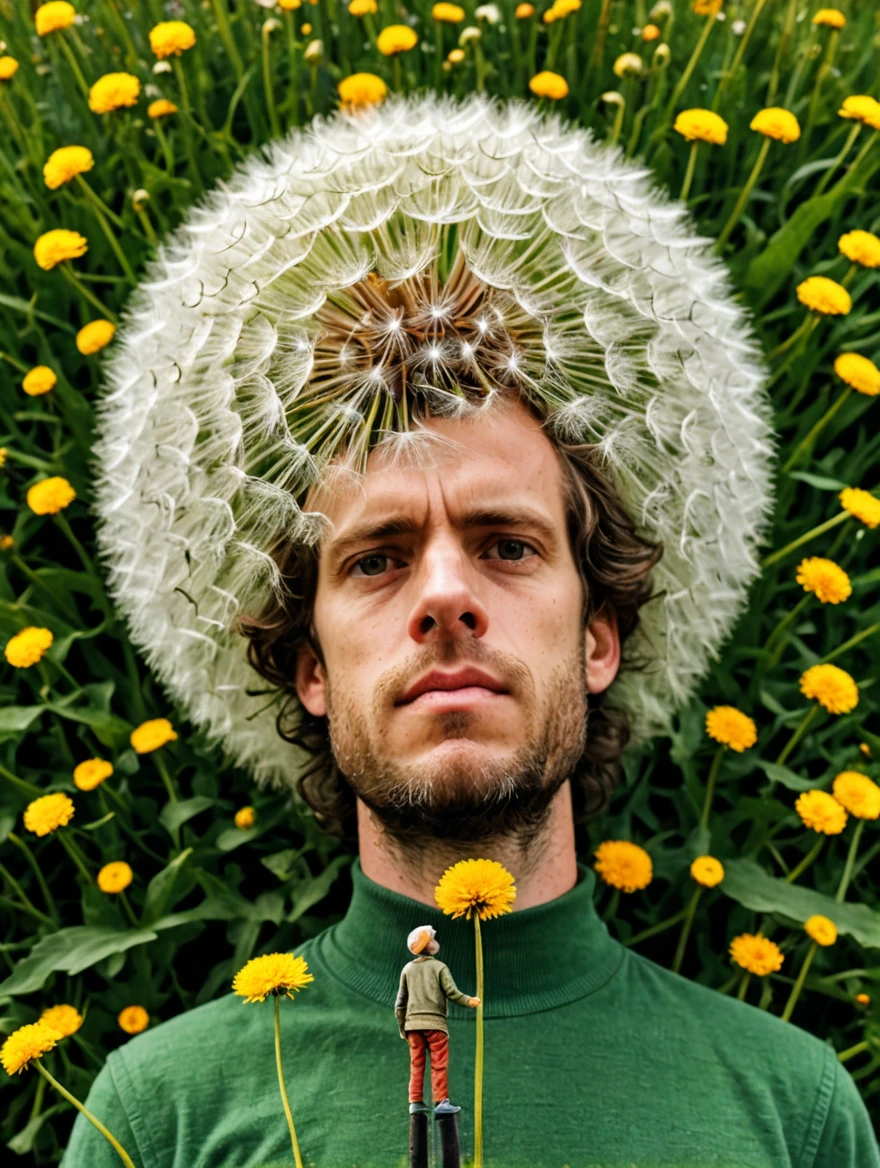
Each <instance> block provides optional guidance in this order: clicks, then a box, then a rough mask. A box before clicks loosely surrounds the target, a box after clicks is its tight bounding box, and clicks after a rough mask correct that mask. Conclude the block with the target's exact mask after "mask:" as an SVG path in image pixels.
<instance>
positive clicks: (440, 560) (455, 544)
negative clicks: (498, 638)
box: [408, 533, 489, 642]
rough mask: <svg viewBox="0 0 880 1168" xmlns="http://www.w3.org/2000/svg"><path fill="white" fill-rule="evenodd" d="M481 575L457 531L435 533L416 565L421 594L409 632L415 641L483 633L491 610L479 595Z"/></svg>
mask: <svg viewBox="0 0 880 1168" xmlns="http://www.w3.org/2000/svg"><path fill="white" fill-rule="evenodd" d="M480 581H481V577H480V574H479V572H478V571H477V569H476V568H475V567H474V566H473V564H472V563H471V561H470V558H469V555H468V553H467V551H466V550H465V549H464V548H463V547H462V546H461V544H460V543H459V541H458V539H457V538H456V536H455V535H454V534H451V533H443V534H438V535H435V536H432V537H431V539H430V541H429V542H428V543H427V544H426V545H425V548H424V550H423V552H422V554H421V556H420V559H419V563H418V566H417V569H416V582H417V584H416V587H417V589H418V596H417V599H416V603H415V606H414V608H413V610H412V612H411V613H410V617H409V627H408V632H409V635H410V636H411V637H412V639H413V640H414V641H420V642H421V641H427V640H429V639H431V638H432V637H433V638H436V637H437V636H441V637H443V636H452V637H459V636H474V637H482V636H483V635H484V633H485V632H486V629H487V628H488V626H489V614H488V613H487V611H486V608H485V606H484V605H483V603H482V601H481V599H480V596H479V589H480Z"/></svg>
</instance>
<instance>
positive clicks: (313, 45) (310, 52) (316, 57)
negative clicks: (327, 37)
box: [303, 40, 324, 65]
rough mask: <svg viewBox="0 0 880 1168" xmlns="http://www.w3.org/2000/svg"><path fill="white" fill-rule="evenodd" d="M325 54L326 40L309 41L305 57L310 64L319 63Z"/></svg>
mask: <svg viewBox="0 0 880 1168" xmlns="http://www.w3.org/2000/svg"><path fill="white" fill-rule="evenodd" d="M323 56H324V42H323V41H322V40H314V41H309V43H308V44H307V45H306V49H305V52H304V53H303V57H304V58H305V60H306V61H308V63H309V64H310V65H317V64H318V62H319V61H320V60H321V58H322V57H323Z"/></svg>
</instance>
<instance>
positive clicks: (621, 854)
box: [595, 840, 654, 892]
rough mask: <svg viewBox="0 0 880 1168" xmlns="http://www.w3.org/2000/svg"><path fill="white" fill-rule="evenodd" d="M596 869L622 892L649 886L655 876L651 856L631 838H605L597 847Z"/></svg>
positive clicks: (636, 890)
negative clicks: (631, 840) (630, 839)
mask: <svg viewBox="0 0 880 1168" xmlns="http://www.w3.org/2000/svg"><path fill="white" fill-rule="evenodd" d="M595 854H596V857H597V859H596V864H595V869H596V871H597V872H598V874H599V875H600V876H601V877H602V879H603V880H604V881H605V883H606V884H610V885H611V886H612V887H613V888H619V889H620V890H621V892H638V891H639V890H640V889H642V888H647V887H648V885H649V884H650V883H651V880H652V879H653V876H654V866H653V864H652V863H651V857H650V856H649V855H648V853H647V852H646V851H645V849H644V848H641V847H639V845H638V844H634V843H631V842H630V841H629V840H604V841H603V842H602V843H601V844H599V846H598V847H597V848H596V853H595Z"/></svg>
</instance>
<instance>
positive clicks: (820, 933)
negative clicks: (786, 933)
mask: <svg viewBox="0 0 880 1168" xmlns="http://www.w3.org/2000/svg"><path fill="white" fill-rule="evenodd" d="M804 932H805V933H806V934H807V936H809V937H812V939H813V940H814V941H815V942H816V944H817V945H833V944H834V942H835V941H836V940H837V925H835V923H834V921H832V920H831V918H830V917H823V916H822V914H821V913H814V914H813V916H811V917H809V918H808V920H807V921H806V922H805V923H804Z"/></svg>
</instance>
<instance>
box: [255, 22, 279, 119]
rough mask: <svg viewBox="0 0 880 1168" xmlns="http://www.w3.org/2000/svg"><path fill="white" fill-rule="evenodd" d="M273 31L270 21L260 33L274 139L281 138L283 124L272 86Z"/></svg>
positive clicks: (264, 85)
mask: <svg viewBox="0 0 880 1168" xmlns="http://www.w3.org/2000/svg"><path fill="white" fill-rule="evenodd" d="M271 35H272V29H271V27H270V23H269V21H268V20H266V21H264V22H263V27H262V30H261V32H260V40H261V42H262V45H261V55H262V58H263V89H264V91H265V93H266V109H267V110H268V111H269V125H270V127H271V130H272V137H273V138H280V137H281V123H280V122H279V121H278V110H277V109H276V108H275V91H274V89H273V86H272V59H271V57H270V56H269V37H270V36H271Z"/></svg>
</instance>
